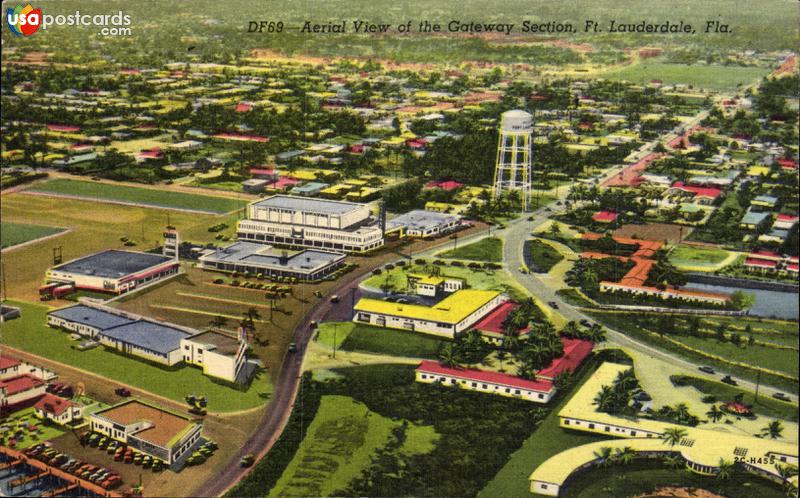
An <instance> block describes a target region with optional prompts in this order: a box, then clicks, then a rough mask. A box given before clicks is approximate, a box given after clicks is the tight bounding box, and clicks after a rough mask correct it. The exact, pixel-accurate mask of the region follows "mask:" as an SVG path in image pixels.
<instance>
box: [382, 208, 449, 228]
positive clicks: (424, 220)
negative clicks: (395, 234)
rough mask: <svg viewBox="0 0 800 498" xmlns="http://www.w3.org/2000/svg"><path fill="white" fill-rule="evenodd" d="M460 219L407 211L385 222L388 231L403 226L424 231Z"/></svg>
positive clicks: (419, 210)
mask: <svg viewBox="0 0 800 498" xmlns="http://www.w3.org/2000/svg"><path fill="white" fill-rule="evenodd" d="M460 219H461V216H458V215H455V214H445V213H436V212H433V211H425V210H422V209H415V210H414V211H409V212H407V213H404V214H401V215H399V216H397V217H395V218H392V219H391V220H389V221H387V222H386V228H387V229H389V228H395V227H400V226H404V227H406V228H413V229H416V230H424V229H426V228H434V227H437V226H440V225H444V224H447V223H452V222H454V221H458V220H460Z"/></svg>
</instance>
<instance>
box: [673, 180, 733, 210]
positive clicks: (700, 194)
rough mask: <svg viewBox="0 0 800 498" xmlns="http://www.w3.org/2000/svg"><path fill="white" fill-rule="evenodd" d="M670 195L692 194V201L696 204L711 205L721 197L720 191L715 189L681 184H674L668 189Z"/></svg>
mask: <svg viewBox="0 0 800 498" xmlns="http://www.w3.org/2000/svg"><path fill="white" fill-rule="evenodd" d="M669 193H670V194H672V195H675V194H679V193H688V194H692V200H693V201H694V202H695V203H697V204H704V205H711V204H714V203H715V202H717V199H719V198H720V196H721V195H722V190H721V189H718V188H715V187H697V186H693V185H686V184H685V183H683V182H675V183H673V184H672V186H671V187H670V189H669Z"/></svg>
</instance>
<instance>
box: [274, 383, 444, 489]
mask: <svg viewBox="0 0 800 498" xmlns="http://www.w3.org/2000/svg"><path fill="white" fill-rule="evenodd" d="M398 426H400V421H398V420H392V419H390V418H388V417H382V416H380V415H378V414H377V413H375V412H372V411H370V410H369V409H368V408H367V407H366V405H364V404H363V403H360V402H358V401H356V400H354V399H353V398H350V397H347V396H336V395H327V396H323V397H322V400H321V402H320V406H319V409H318V410H317V414H316V416H315V417H314V421H313V422H311V425H310V426H309V427H308V431H307V432H306V436H305V438H304V439H303V442H302V443H301V444H300V447H299V448H298V450H297V453H295V455H294V458H293V459H292V461H291V462H290V463H289V466H288V467H287V468H286V470H285V471H284V473H283V475H282V476H281V478H280V479H279V480H278V482H277V483H276V485H275V487H273V488H272V490H271V492H270V494H269V496H276V497H277V496H330V495H331V494H332V493H333V492H334V491H336V490H339V489H343V488H344V487H346V486H347V484H348V483H349V482H350V480H351V479H353V478H354V477H357V476H358V475H359V474H360V473H361V471H362V470H363V469H365V468H366V467H367V466H368V465H369V464H370V462H371V461H372V458H373V457H374V455H375V452H376V450H378V449H379V448H382V447H383V446H384V445H385V444H386V443H387V442H388V441H389V437H390V436H391V432H392V429H394V428H396V427H398ZM408 436H409V437H408V438H407V439H406V441H405V442H404V444H403V447H402V451H403V452H404V453H406V454H418V453H426V452H428V451H430V450H432V449H433V448H434V443H435V441H436V439H437V434H436V432H435V431H434V430H433V428H432V427H431V426H416V425H413V424H412V425H410V426H409V431H408Z"/></svg>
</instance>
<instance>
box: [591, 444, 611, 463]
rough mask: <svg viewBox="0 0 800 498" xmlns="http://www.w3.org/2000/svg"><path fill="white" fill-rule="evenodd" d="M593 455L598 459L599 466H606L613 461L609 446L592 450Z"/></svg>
mask: <svg viewBox="0 0 800 498" xmlns="http://www.w3.org/2000/svg"><path fill="white" fill-rule="evenodd" d="M594 456H596V457H597V459H598V460H600V466H601V467H608V466H610V465H611V464H612V463H614V461H613V460H614V454H613V453H612V450H611V447H610V446H602V447H600V449H599V450H597V451H595V452H594Z"/></svg>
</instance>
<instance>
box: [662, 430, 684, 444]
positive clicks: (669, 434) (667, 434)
mask: <svg viewBox="0 0 800 498" xmlns="http://www.w3.org/2000/svg"><path fill="white" fill-rule="evenodd" d="M687 434H689V433H688V432H686V429H681V428H680V427H669V428H667V429H666V430H664V435H663V436H662V438H663V439H664V443H667V444H669V445H670V446H675V445H676V444H678V443H679V442H680V441H681V439H683V438H685V437H686V435H687Z"/></svg>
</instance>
